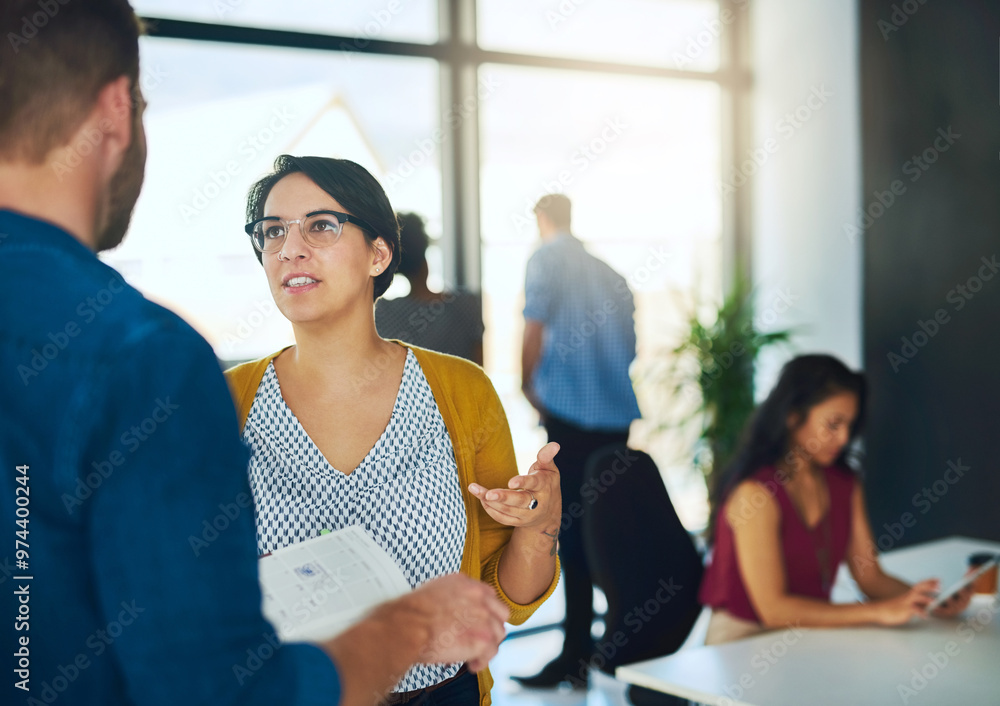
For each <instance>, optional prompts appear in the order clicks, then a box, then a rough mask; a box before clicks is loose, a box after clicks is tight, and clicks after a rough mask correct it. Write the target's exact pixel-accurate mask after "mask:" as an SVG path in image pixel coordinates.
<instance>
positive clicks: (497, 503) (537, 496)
mask: <svg viewBox="0 0 1000 706" xmlns="http://www.w3.org/2000/svg"><path fill="white" fill-rule="evenodd" d="M558 452H559V444H557V443H555V442H550V443H548V444H546V445H545V446H543V447H542V448H541V450H539V452H538V457H537V459H536V460H535V462H534V463H533V464H531V468H529V469H528V472H527V473H526V474H524V475H519V476H514V477H513V478H511V479H510V481H508V483H507V488H486V487H484V486H482V485H479V484H478V483H471V484H469V492H470V493H472V494H473V495H474V496H476V497H477V498H479V502H481V503H482V505H483V508H484V509H485V510H486V512H487V513H489V516H490V517H492V518H493V519H494V520H496V521H497V522H499V523H501V524H504V525H508V526H510V527H536V526H541V525H549V526H551V525H552V524H553V523H554V524H555V525H557V526H558V524H559V523H560V522H561V520H562V496H561V495H560V493H559V469H558V468H557V467H556V464H555V456H556V454H557V453H558Z"/></svg>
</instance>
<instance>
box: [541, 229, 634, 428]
mask: <svg viewBox="0 0 1000 706" xmlns="http://www.w3.org/2000/svg"><path fill="white" fill-rule="evenodd" d="M634 312H635V305H634V303H633V300H632V292H631V291H629V288H628V283H627V282H626V281H625V278H624V277H622V276H621V275H620V274H618V273H617V272H615V271H614V270H613V269H611V268H610V267H609V266H608V265H607V264H605V263H604V262H602V261H601V260H599V259H597V258H596V257H594V256H593V255H591V254H590V253H588V252H587V251H586V249H585V248H584V247H583V243H581V242H580V241H579V240H577V239H576V238H575V237H573V236H572V235H570V234H569V233H561V234H559V235H557V236H555V237H553V238H552V239H551V240H549V241H547V242H545V243H544V244H543V245H542V246H541V247H540V248H539V249H538V250H537V251H535V253H534V254H533V255H532V256H531V258H530V259H529V260H528V266H527V273H526V275H525V285H524V318H525V319H531V320H533V321H537V322H539V323H541V324H542V325H543V326H544V330H545V333H544V338H543V343H542V354H541V358H540V359H539V361H538V365H537V367H536V368H535V371H534V374H533V377H532V379H531V385H532V387H533V388H534V391H535V394H536V395H537V396H538V399H539V400H540V401H541V403H542V405H543V406H544V407H545V409H546V410H547V411H548V412H549V413H550V414H552V415H554V416H556V417H559V418H561V419H563V420H565V421H567V422H570V423H572V424H575V425H576V426H578V427H582V428H584V429H592V430H601V431H605V430H607V431H617V430H620V429H628V427H629V424H631V423H632V420H633V419H638V418H639V417H640V416H641V415H640V413H639V404H638V402H636V398H635V392H634V391H633V390H632V380H631V378H630V377H629V372H628V369H629V365H631V364H632V361H633V360H634V359H635V323H634V321H633V318H632V317H633V314H634Z"/></svg>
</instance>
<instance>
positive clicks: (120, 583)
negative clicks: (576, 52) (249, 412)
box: [0, 210, 340, 706]
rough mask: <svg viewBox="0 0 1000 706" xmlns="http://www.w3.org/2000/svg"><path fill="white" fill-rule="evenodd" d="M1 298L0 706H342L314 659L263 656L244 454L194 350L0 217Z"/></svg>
mask: <svg viewBox="0 0 1000 706" xmlns="http://www.w3.org/2000/svg"><path fill="white" fill-rule="evenodd" d="M0 287H2V292H0V320H2V321H3V327H2V328H0V400H2V405H0V529H2V532H3V535H2V538H3V542H2V544H0V615H2V616H3V618H2V626H0V645H2V650H0V651H2V654H0V673H2V674H3V681H4V683H3V685H2V686H0V703H2V704H10V705H11V706H13V705H14V704H22V705H24V704H38V703H43V704H49V703H53V702H55V703H57V704H58V705H59V706H71V705H77V704H88V705H89V704H95V706H97V705H100V706H106V705H107V704H143V705H145V704H149V705H150V706H152V705H161V704H162V706H168V705H169V706H176V705H177V704H184V705H185V706H195V705H196V704H206V705H208V704H213V705H214V704H231V705H233V706H235V705H236V704H262V705H264V704H267V705H270V704H278V703H280V704H317V705H318V704H327V705H332V704H335V703H337V700H338V698H339V693H340V687H339V682H338V679H337V672H336V669H335V668H334V666H333V663H332V662H331V661H330V660H329V659H328V658H327V656H326V655H325V654H324V653H323V652H322V651H321V650H320V649H319V648H317V647H315V646H312V645H305V644H293V645H284V646H280V647H279V648H276V647H275V645H276V644H277V640H276V638H275V636H274V630H273V628H272V627H271V625H270V624H269V623H268V622H267V621H266V620H265V619H264V617H263V616H262V615H261V594H260V588H259V585H258V583H257V542H256V537H255V532H254V516H253V507H252V504H253V503H252V499H251V498H252V496H251V495H250V487H249V484H248V482H247V474H246V466H247V458H248V454H247V451H246V448H245V447H244V446H243V444H242V443H241V441H240V438H239V433H238V431H237V422H236V414H235V410H234V408H233V403H232V399H231V398H230V396H229V392H228V390H227V389H226V383H225V380H224V379H223V377H222V372H221V370H220V369H219V365H218V363H217V362H216V359H215V356H214V354H213V353H212V349H211V348H210V347H209V345H208V344H207V343H206V342H205V340H204V339H203V338H201V336H199V335H198V334H197V333H195V332H194V330H192V329H191V328H190V327H189V326H188V325H187V324H185V323H184V322H183V321H181V320H180V319H179V318H178V317H177V316H175V315H174V314H172V313H170V312H168V311H167V310H166V309H164V308H162V307H160V306H157V305H156V304H153V303H151V302H149V301H147V300H146V299H144V298H143V297H142V295H141V294H139V293H138V292H137V291H136V290H135V289H133V288H132V287H130V286H128V285H127V284H125V282H124V281H123V280H122V279H121V277H120V276H119V275H118V273H117V272H115V271H114V270H113V269H111V268H110V267H108V266H106V265H104V264H103V263H101V261H100V260H98V259H97V257H95V256H94V254H93V253H92V252H90V251H89V250H88V249H87V248H85V247H84V246H83V245H81V244H80V243H79V242H78V241H77V240H76V239H75V238H73V237H72V236H71V235H69V234H68V233H66V232H65V231H63V230H61V229H60V228H57V227H55V226H53V225H50V224H48V223H43V222H41V221H38V220H35V219H32V218H28V217H25V216H21V215H18V214H15V213H12V212H10V211H4V210H0ZM19 467H20V468H21V469H24V470H23V472H22V471H21V470H19ZM22 479H24V480H23V481H22ZM19 519H20V520H26V522H22V523H21V524H18V523H17V520H19ZM15 531H18V532H22V533H23V534H20V535H17V536H15ZM15 539H20V540H21V541H22V542H23V544H22V545H19V547H22V548H23V547H27V548H26V549H25V550H24V552H25V553H24V554H23V555H22V557H27V559H23V558H21V557H18V556H17V555H16V554H15ZM18 561H24V564H21V565H20V566H19V565H18ZM25 576H27V577H30V578H19V577H25ZM21 606H25V607H24V608H22V607H21ZM22 615H23V616H26V621H25V620H22V621H15V616H22ZM25 623H27V628H28V629H25ZM19 626H20V627H19ZM24 640H27V644H25V642H24ZM22 648H23V649H24V652H22V656H20V657H19V656H17V655H16V654H15V652H18V651H20V650H21V649H22ZM22 659H23V660H24V661H23V662H22V661H21V660H22ZM24 665H26V667H25V666H24ZM17 669H22V670H23V671H22V672H18V671H16V670H17ZM25 680H26V681H25ZM17 682H21V683H22V685H23V686H25V687H27V688H28V689H30V690H29V691H26V690H24V689H22V688H19V687H16V686H15V683H17Z"/></svg>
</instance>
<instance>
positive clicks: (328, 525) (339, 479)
mask: <svg viewBox="0 0 1000 706" xmlns="http://www.w3.org/2000/svg"><path fill="white" fill-rule="evenodd" d="M247 213H248V219H249V220H250V223H249V224H248V225H247V226H246V231H247V233H248V234H249V235H250V238H251V240H252V242H253V245H254V247H255V249H256V252H257V258H258V259H259V260H260V261H261V264H262V265H263V267H264V274H265V276H266V277H267V281H268V284H269V285H270V288H271V293H272V295H273V296H274V301H275V303H276V305H277V306H278V308H279V309H280V310H281V312H282V313H283V314H284V315H285V316H286V317H287V318H288V319H289V321H291V322H292V328H293V330H294V333H295V345H294V346H290V347H288V348H285V349H282V350H280V351H278V352H277V353H274V354H272V355H269V356H266V357H264V358H262V359H260V360H258V361H254V362H250V363H245V364H243V365H241V366H239V367H237V368H234V369H233V370H231V371H229V372H228V373H227V375H228V377H229V382H230V386H231V388H232V391H233V395H234V397H235V400H236V405H237V409H238V411H239V416H240V421H241V424H242V425H243V438H244V439H245V440H246V442H247V444H248V445H249V447H250V452H251V459H250V465H249V474H250V486H251V489H252V491H253V497H254V503H255V509H256V516H257V542H258V548H259V551H260V552H261V553H265V552H271V551H274V550H275V549H278V548H280V547H283V546H286V545H289V544H293V543H295V542H299V541H301V540H304V539H307V538H310V537H314V536H316V535H318V534H319V533H320V531H321V530H324V529H331V530H332V529H340V528H342V527H346V526H350V525H359V526H361V527H363V528H364V529H365V530H366V531H367V532H368V533H369V534H370V535H371V536H372V538H373V539H374V540H375V541H376V542H377V543H378V544H379V545H381V546H382V547H383V548H384V549H385V550H386V551H387V552H388V553H389V555H390V556H392V557H393V558H394V559H395V560H396V562H397V564H398V565H399V567H400V568H401V569H402V571H403V574H404V575H405V576H406V578H407V579H408V580H409V582H410V585H411V586H416V585H418V584H421V583H424V582H425V581H428V580H430V579H432V578H434V577H436V576H439V575H442V574H448V573H452V572H455V571H459V570H461V571H462V573H465V574H467V575H469V576H472V577H473V578H478V579H481V580H483V581H485V582H486V583H488V584H490V585H492V586H493V587H494V588H495V589H496V591H497V593H498V595H499V596H500V598H501V600H503V601H504V602H505V603H506V604H507V606H508V608H509V609H510V613H511V618H510V622H512V623H515V624H517V623H521V622H523V621H524V620H525V619H527V617H528V616H529V615H531V613H532V612H534V610H535V609H536V608H537V607H538V606H539V605H540V604H541V603H542V601H544V600H545V599H546V598H547V597H548V596H549V595H550V594H551V593H552V591H553V589H554V588H555V585H556V581H557V579H558V566H557V562H556V537H557V534H558V529H559V523H560V516H561V507H560V495H559V475H558V471H557V470H556V467H555V465H554V463H553V457H554V456H555V452H556V451H557V450H558V446H557V445H555V444H549V445H548V446H546V447H544V448H543V449H542V450H541V451H540V452H539V454H538V461H537V462H536V463H535V464H534V465H533V466H532V468H531V469H530V471H529V473H528V474H527V475H523V476H519V475H518V474H517V468H516V462H515V458H514V449H513V445H512V442H511V437H510V430H509V429H508V426H507V420H506V417H505V415H504V411H503V408H502V407H501V405H500V400H499V398H498V397H497V394H496V392H495V391H494V389H493V386H492V385H491V384H490V381H489V379H488V378H487V377H486V374H485V373H484V372H483V370H482V369H481V368H479V367H478V366H476V365H474V364H472V363H469V362H467V361H465V360H461V359H459V358H454V357H452V356H447V355H443V354H441V353H433V352H431V351H427V350H423V349H420V348H415V347H410V346H406V345H403V344H400V343H398V342H394V341H386V340H383V339H382V338H380V337H379V336H378V334H377V333H376V329H375V318H374V313H373V310H374V307H373V303H374V302H375V300H376V299H377V298H378V297H379V296H380V295H381V294H382V293H383V292H384V291H385V290H386V289H387V288H388V286H389V283H390V281H391V280H392V277H393V271H394V270H395V268H396V264H397V263H398V261H399V240H398V237H399V235H398V226H397V222H396V217H395V214H394V213H393V210H392V207H391V206H390V205H389V201H388V199H387V198H386V195H385V192H384V191H383V190H382V187H381V186H380V185H379V183H378V182H377V181H376V180H375V178H374V177H372V175H371V174H369V173H368V172H367V171H366V170H365V169H364V168H362V167H361V166H359V165H357V164H355V163H354V162H350V161H347V160H342V159H328V158H321V157H291V156H288V155H282V156H281V157H279V158H278V160H277V161H276V162H275V170H274V172H273V173H271V174H269V175H267V176H265V177H264V178H263V179H261V180H260V181H259V182H257V183H256V184H255V185H254V186H253V187H252V189H251V191H250V194H249V200H248V204H247ZM491 684H492V680H491V678H490V676H489V673H488V672H486V671H484V672H482V673H480V674H479V676H478V682H477V677H476V676H475V675H472V674H468V673H466V672H465V670H464V667H462V665H457V664H450V665H432V666H417V667H414V668H413V669H411V670H410V671H409V672H408V673H407V674H406V675H401V680H400V682H399V684H398V685H397V686H396V692H397V693H395V694H394V695H393V696H392V697H391V698H390V701H389V702H390V703H406V702H407V701H408V700H415V699H419V700H420V703H422V704H436V703H439V700H440V702H442V703H443V702H445V701H447V702H448V703H488V702H489V696H488V695H489V690H490V686H491ZM425 691H428V692H430V693H429V694H428V695H425V694H424V692H425ZM449 699H450V700H449Z"/></svg>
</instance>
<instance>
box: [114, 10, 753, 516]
mask: <svg viewBox="0 0 1000 706" xmlns="http://www.w3.org/2000/svg"><path fill="white" fill-rule="evenodd" d="M744 6H745V3H744V2H738V1H737V0H721V1H720V2H716V1H714V0H590V1H589V2H586V3H583V2H562V3H556V2H551V3H537V2H533V1H531V0H436V1H435V0H411V1H399V2H397V0H366V1H364V2H356V3H347V4H345V3H307V2H305V1H304V0H301V1H299V0H296V1H294V2H289V3H273V2H269V1H266V0H179V1H177V2H174V0H170V1H169V2H168V1H167V0H139V1H138V2H137V3H136V7H137V8H138V10H139V11H140V13H142V14H143V15H145V16H147V17H149V18H152V19H153V20H154V21H153V22H151V26H150V34H151V36H150V37H147V38H144V39H143V40H142V61H143V87H144V90H145V93H146V95H147V98H148V101H149V109H148V112H147V119H146V125H147V131H148V133H149V140H150V153H149V163H148V167H147V184H146V189H145V190H144V192H143V196H142V197H141V199H140V201H139V203H138V206H137V210H136V214H135V218H134V221H133V225H132V232H131V234H130V236H129V237H128V239H127V240H126V242H125V244H124V245H123V246H121V247H120V248H119V249H117V250H116V251H114V252H112V253H110V254H108V255H106V256H105V257H106V259H107V260H108V261H109V262H110V263H111V264H113V265H114V266H116V267H118V268H119V269H120V270H122V272H123V273H124V274H125V276H126V277H127V278H128V279H129V281H131V282H132V283H133V284H135V285H136V286H138V287H139V288H140V289H141V290H143V291H144V292H145V293H146V294H147V295H148V296H150V297H151V298H152V299H154V300H157V301H160V302H161V303H163V304H165V305H166V306H168V307H171V308H173V309H174V310H176V311H177V312H178V313H180V314H181V315H182V316H184V317H185V318H186V319H188V320H189V321H190V322H191V323H192V324H193V325H194V326H195V327H196V328H197V329H198V330H199V331H200V332H201V333H202V334H203V335H205V336H206V338H208V340H209V341H210V342H211V343H212V344H213V345H214V347H215V349H216V352H217V354H218V356H219V357H220V358H222V359H223V360H227V361H237V360H243V359H247V358H251V357H256V356H259V355H263V354H264V353H266V352H269V351H272V350H274V349H276V348H278V347H280V346H281V345H284V344H286V343H288V342H289V341H290V340H291V330H290V326H289V325H288V323H287V322H286V321H285V320H284V318H283V317H282V316H281V314H280V313H278V312H277V311H275V310H274V307H273V306H272V305H271V298H270V294H269V292H268V290H267V285H266V282H265V279H264V276H263V273H262V272H261V269H260V266H259V265H258V263H257V261H256V258H255V257H254V254H253V251H252V249H251V247H250V245H249V243H248V242H247V239H246V236H245V235H244V234H243V231H242V225H243V223H244V199H245V196H246V192H247V188H248V187H249V185H250V184H251V183H252V182H253V181H254V180H255V179H256V178H258V177H259V176H260V175H261V174H262V173H264V172H265V171H267V170H268V169H269V167H270V165H271V164H272V163H273V161H274V158H275V157H276V156H277V155H279V154H282V153H292V154H321V155H329V156H338V157H346V158H350V159H353V160H356V161H358V162H360V163H361V164H363V165H364V166H365V167H367V168H368V169H369V170H371V171H372V172H373V173H374V174H375V175H376V177H378V178H379V179H380V181H381V182H382V183H383V185H384V186H385V187H386V190H387V192H388V193H389V196H390V199H391V201H392V203H393V205H394V206H395V207H396V209H397V210H412V211H416V212H418V213H421V214H422V215H424V216H425V217H426V218H427V221H428V230H429V232H430V234H431V236H432V237H435V238H437V240H436V245H434V246H432V248H431V252H430V265H431V282H432V285H434V284H438V285H441V284H443V283H447V284H448V285H449V286H465V287H468V288H471V289H479V290H481V291H482V294H483V302H484V319H485V321H486V326H487V331H486V340H485V354H486V355H485V357H486V361H485V362H486V368H487V372H488V373H489V374H490V376H491V378H492V379H493V381H494V384H495V385H496V387H497V389H498V390H499V391H500V393H501V396H502V398H503V400H504V404H505V407H506V409H507V412H508V416H509V418H510V421H511V427H512V432H513V435H514V439H515V445H516V447H517V452H518V459H519V463H520V465H521V466H522V468H526V467H527V466H528V465H530V463H531V461H532V460H533V457H534V453H535V451H536V450H537V448H538V446H539V445H540V443H541V442H542V440H543V438H542V434H541V432H540V430H539V428H538V427H537V424H536V419H535V416H534V413H533V412H532V410H531V409H530V408H529V407H528V405H527V404H526V402H525V401H524V400H523V399H522V397H521V395H520V392H519V376H520V370H519V345H520V335H521V327H522V317H521V308H522V305H523V292H522V287H523V281H524V266H525V262H526V260H527V258H528V257H529V256H530V254H531V252H532V250H533V249H534V248H535V247H536V246H537V244H538V234H537V230H536V227H535V223H534V219H533V216H532V212H531V207H532V206H533V204H534V203H535V201H537V199H538V198H539V197H540V196H541V195H543V194H544V193H546V192H551V191H559V192H562V193H565V194H567V195H568V196H569V197H570V198H571V199H572V201H573V204H574V219H573V220H574V231H575V232H576V234H577V235H578V236H579V237H580V238H581V239H582V240H584V241H585V242H586V243H587V246H588V248H589V249H590V250H591V251H592V252H593V253H594V254H596V255H598V256H599V257H601V258H603V259H605V260H606V261H607V262H608V263H609V264H610V265H612V266H613V267H614V268H615V269H617V270H618V271H619V272H620V273H621V274H623V275H624V276H625V277H626V278H627V279H628V281H629V283H630V285H631V287H632V289H633V291H634V293H635V296H636V303H637V317H636V325H637V332H638V338H639V348H640V350H639V359H638V361H637V364H636V366H635V377H636V380H637V391H638V393H639V396H640V404H641V405H642V406H643V410H644V412H645V413H650V412H654V410H655V408H656V406H657V405H658V404H659V402H660V400H658V399H657V391H656V389H655V388H652V387H650V386H648V385H647V384H646V383H645V381H644V379H643V374H644V370H645V369H646V368H647V367H649V366H650V365H651V364H652V363H653V362H655V361H656V360H657V359H658V358H659V357H661V356H663V355H664V352H665V351H666V350H669V348H670V347H671V345H672V344H673V343H674V342H675V341H676V337H677V335H678V332H679V329H680V326H681V323H682V322H681V308H680V307H679V306H677V305H676V302H678V301H679V300H681V299H684V298H687V299H690V297H691V295H692V294H693V293H695V292H697V293H698V295H699V297H700V298H704V297H705V296H706V295H707V296H708V297H709V298H712V297H714V298H716V299H718V298H719V297H721V292H722V282H723V281H724V280H725V279H726V274H727V273H726V269H727V267H728V268H731V267H732V266H733V265H732V263H733V262H735V261H737V260H738V257H736V255H735V254H734V252H733V250H734V243H737V242H738V239H736V238H734V236H733V224H734V223H735V222H736V221H737V220H739V213H738V210H737V212H735V215H734V210H733V205H734V202H733V201H730V202H728V203H724V198H723V195H722V191H721V189H720V165H721V164H723V163H731V162H732V161H733V160H732V159H731V155H732V154H735V153H739V151H740V150H739V145H740V142H739V136H738V134H737V131H736V130H735V129H733V125H734V124H735V123H734V120H733V117H734V116H733V111H734V110H738V109H739V105H740V100H741V97H742V96H743V95H744V93H743V92H744V91H745V86H746V83H745V82H744V81H743V80H742V78H741V76H740V74H739V72H738V71H736V70H734V67H733V66H732V65H731V62H730V61H729V60H728V58H727V57H729V56H731V55H732V54H733V49H734V46H735V45H732V44H731V43H727V37H728V36H735V34H727V33H731V32H732V31H733V29H734V28H735V27H737V26H738V25H739V23H740V22H741V21H743V20H744V19H745V13H744V12H743V8H744ZM720 7H722V8H723V9H722V10H721V11H720ZM157 18H159V21H157ZM725 263H729V264H728V265H727V264H725ZM404 290H405V285H404V284H399V285H394V288H393V289H391V290H390V292H389V296H390V297H391V296H393V295H394V294H398V293H399V292H401V291H404ZM650 416H651V417H654V418H655V416H656V415H655V412H654V413H653V414H650ZM654 427H655V423H650V422H649V421H646V422H642V423H637V425H636V426H635V427H634V428H633V437H632V441H633V443H634V444H635V445H637V446H639V447H641V448H645V449H646V450H649V451H650V452H651V453H652V455H653V456H654V458H655V459H656V460H657V462H658V463H659V464H660V466H661V468H662V469H663V470H664V476H665V479H666V481H667V485H668V487H669V489H670V492H671V496H672V497H673V498H674V499H675V503H676V504H677V505H678V509H679V511H680V513H681V516H682V519H684V521H685V522H686V523H687V524H688V526H689V527H692V528H696V527H698V526H699V525H701V524H703V522H704V520H705V509H706V504H705V498H704V486H703V484H702V482H701V479H700V477H699V476H698V474H697V472H694V471H692V469H691V468H690V463H689V462H686V461H685V460H684V455H683V453H682V451H683V450H682V449H680V448H677V447H676V444H675V446H674V447H673V448H671V447H670V446H669V444H667V443H666V442H664V440H663V439H662V438H661V437H659V436H658V435H657V434H656V433H655V429H654Z"/></svg>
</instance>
